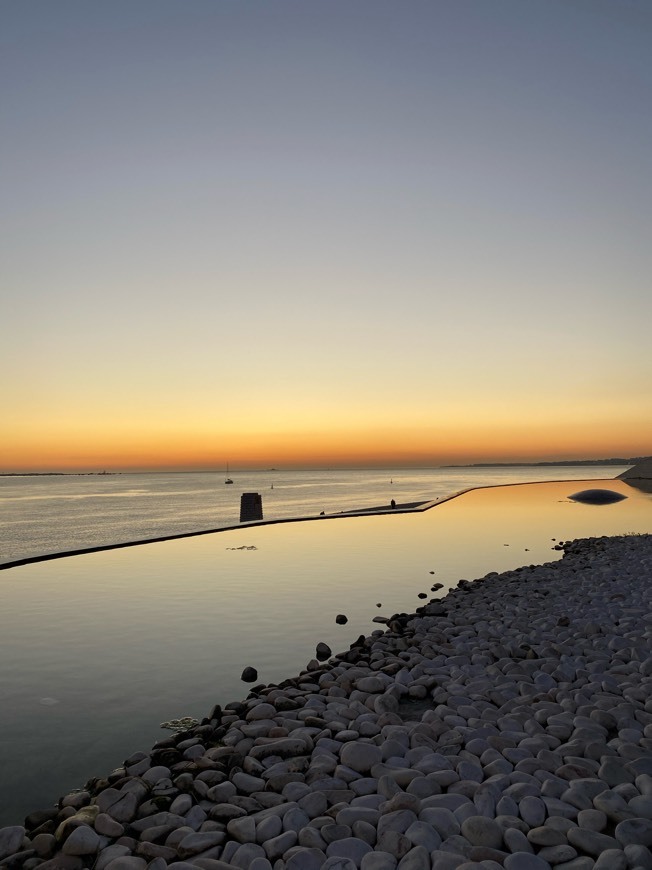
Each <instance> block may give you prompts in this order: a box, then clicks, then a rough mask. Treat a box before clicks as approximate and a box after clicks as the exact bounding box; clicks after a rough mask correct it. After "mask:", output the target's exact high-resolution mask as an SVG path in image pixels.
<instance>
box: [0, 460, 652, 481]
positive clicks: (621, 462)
mask: <svg viewBox="0 0 652 870" xmlns="http://www.w3.org/2000/svg"><path fill="white" fill-rule="evenodd" d="M649 460H652V456H632V457H630V458H629V459H622V458H615V459H614V458H612V459H559V460H557V461H556V462H472V463H470V464H468V465H424V466H420V467H422V468H543V467H546V468H550V467H555V466H569V465H638V463H639V462H647V461H649ZM387 468H397V469H398V468H399V466H393V465H388V466H387ZM257 470H260V469H254V468H252V469H250V471H257ZM264 470H265V471H279V470H280V469H277V468H268V469H264ZM314 470H316V469H314ZM342 470H343V471H356V470H360V469H353V468H351V469H348V468H347V469H342ZM362 470H365V469H362ZM370 470H373V469H370ZM126 473H127V474H130V473H134V474H138V473H145V474H147V473H150V472H126ZM154 473H156V474H165V473H166V472H164V471H163V472H161V471H157V472H154ZM171 473H174V474H186V473H188V474H197V473H199V474H212V473H218V472H216V471H215V469H207V470H206V471H202V472H197V471H189V472H183V471H176V472H171ZM112 474H125V472H123V471H0V477H91V476H93V475H97V476H99V477H104V476H107V477H108V476H109V475H112Z"/></svg>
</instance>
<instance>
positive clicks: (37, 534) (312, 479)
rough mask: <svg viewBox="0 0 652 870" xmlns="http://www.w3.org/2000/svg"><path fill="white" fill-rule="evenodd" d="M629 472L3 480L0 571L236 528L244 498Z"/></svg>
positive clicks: (314, 508)
mask: <svg viewBox="0 0 652 870" xmlns="http://www.w3.org/2000/svg"><path fill="white" fill-rule="evenodd" d="M624 470H625V467H623V468H619V467H615V466H603V467H598V466H582V467H579V468H571V467H552V468H550V467H532V466H522V467H507V468H424V469H394V470H392V469H383V470H380V471H378V470H376V471H373V470H372V471H369V470H365V471H250V472H238V471H234V472H233V473H232V475H231V476H232V478H233V485H225V484H224V475H223V474H221V473H220V474H217V473H211V472H202V473H199V472H197V473H177V474H173V473H160V474H153V473H150V474H107V475H103V474H100V475H97V474H95V475H63V476H59V475H56V476H25V477H14V476H11V477H2V476H0V563H3V562H10V561H13V560H15V559H22V558H25V557H30V556H41V555H44V554H46V553H57V552H62V551H68V550H77V549H84V548H88V547H97V546H107V545H109V544H116V543H120V542H124V541H135V540H141V539H144V538H158V537H164V536H166V535H177V534H182V533H188V532H196V531H201V530H204V529H217V528H224V527H227V526H235V525H238V522H239V519H240V496H241V494H242V493H243V492H259V493H260V494H261V496H262V501H263V512H264V517H265V519H268V520H273V519H281V518H285V517H303V516H310V515H313V516H314V515H317V514H319V513H320V512H321V511H325V512H326V513H337V512H339V511H347V510H353V509H356V508H365V507H376V506H378V505H383V504H385V505H389V503H390V501H391V499H394V501H396V502H397V503H398V504H401V503H404V502H415V501H435V500H436V499H437V498H443V497H446V496H450V495H453V494H454V493H456V492H460V491H461V490H464V489H469V488H471V487H476V486H493V485H495V484H503V483H521V482H525V481H536V480H560V479H569V478H572V477H575V478H578V479H579V478H582V479H591V478H601V477H615V476H616V475H618V474H620V473H621V471H624Z"/></svg>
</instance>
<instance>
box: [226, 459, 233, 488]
mask: <svg viewBox="0 0 652 870" xmlns="http://www.w3.org/2000/svg"><path fill="white" fill-rule="evenodd" d="M224 483H233V481H232V480H231V478H230V477H229V463H228V462H227V463H226V471H225V472H224Z"/></svg>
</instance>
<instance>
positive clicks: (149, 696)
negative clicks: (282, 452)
mask: <svg viewBox="0 0 652 870" xmlns="http://www.w3.org/2000/svg"><path fill="white" fill-rule="evenodd" d="M603 483H604V485H605V486H608V487H609V488H613V489H617V490H618V491H620V492H623V493H624V494H626V495H627V496H628V498H627V499H626V500H624V501H622V502H619V503H616V504H610V505H599V506H596V505H582V504H578V503H575V502H570V501H568V499H567V496H568V495H569V494H571V493H574V492H576V491H577V490H578V489H580V488H581V485H578V482H577V481H575V482H570V483H568V482H567V483H545V484H536V485H527V486H507V487H499V488H494V489H484V490H477V491H474V492H470V493H467V494H465V495H463V496H461V497H459V498H457V499H453V500H451V501H449V502H446V503H445V504H442V505H439V506H436V507H434V508H432V509H431V510H429V511H426V512H424V513H418V514H399V515H392V514H387V515H381V516H362V517H353V518H341V519H340V518H338V519H317V520H313V521H306V522H296V523H287V524H282V525H269V526H265V525H263V526H255V527H245V528H241V529H237V530H233V531H224V532H219V533H216V534H213V535H207V536H204V537H199V538H189V539H181V540H175V541H167V542H163V543H157V544H146V545H143V546H140V547H134V548H129V549H124V550H112V551H106V552H100V553H93V554H89V555H83V556H75V557H69V558H63V559H59V560H56V561H50V562H42V563H37V564H33V565H27V566H23V567H16V568H12V569H9V570H6V571H3V572H2V573H1V574H0V614H1V616H0V620H1V623H2V624H1V635H0V636H1V638H2V657H1V659H0V731H1V733H2V735H3V740H2V742H1V744H0V769H1V770H2V779H1V786H0V788H1V793H0V804H1V810H0V825H1V824H8V823H19V822H20V821H21V820H22V818H23V816H24V814H25V813H26V812H28V811H31V810H33V809H36V808H38V807H41V806H47V805H50V804H51V803H52V802H53V801H54V800H55V799H56V798H57V797H58V796H59V795H60V794H62V793H64V792H66V791H67V790H70V789H72V788H75V787H80V786H82V785H83V783H84V782H85V781H86V779H88V778H89V777H91V776H94V775H102V774H106V773H107V772H108V771H109V770H111V769H112V768H113V767H114V766H116V765H117V764H119V763H121V762H122V760H123V759H124V758H125V757H126V756H128V755H129V754H131V753H132V752H133V751H135V750H137V749H144V750H146V749H148V748H149V747H150V746H151V745H152V744H153V743H154V742H155V740H156V739H158V738H160V737H161V736H164V735H165V734H166V733H167V732H165V731H162V730H161V729H160V727H159V724H160V723H161V722H162V721H164V720H166V719H170V718H173V717H179V716H183V715H191V716H195V717H197V718H201V717H203V716H205V715H206V714H207V713H208V712H209V711H210V709H211V707H212V705H213V704H214V703H216V702H219V703H222V704H223V703H226V702H228V701H231V700H237V699H239V698H242V697H244V696H246V693H247V687H246V686H245V684H243V683H242V682H241V681H240V679H239V676H240V673H241V671H242V669H243V667H245V666H246V665H253V666H254V667H256V668H257V669H258V671H259V678H260V681H261V682H274V681H278V680H280V679H283V678H285V677H288V676H292V675H295V674H297V673H298V672H299V671H300V670H302V669H303V668H304V667H305V665H306V663H307V662H308V661H309V660H310V659H311V658H313V657H314V653H315V645H316V643H317V642H318V641H325V642H326V643H328V644H329V645H330V646H331V647H332V649H333V651H335V652H337V651H342V650H343V649H346V648H348V646H349V644H350V643H351V641H352V640H354V639H355V638H356V637H357V636H358V635H360V634H369V633H370V632H371V631H372V630H374V629H375V628H377V626H375V625H374V624H373V622H372V618H373V617H374V616H376V615H379V614H382V615H387V616H388V615H390V614H391V613H393V612H396V611H413V610H414V609H415V607H417V606H418V605H419V604H420V603H421V602H420V601H419V599H418V598H417V595H418V593H419V592H428V591H429V589H430V586H431V584H432V583H433V582H434V581H438V582H442V583H443V584H444V586H445V588H444V589H443V590H442V592H441V593H437V594H445V592H446V590H447V588H449V587H450V586H454V585H455V584H456V583H457V581H458V580H459V579H460V578H463V577H464V578H467V579H474V578H477V577H479V576H484V574H486V573H487V572H489V571H504V570H507V569H511V568H515V567H518V566H520V565H523V564H533V563H541V562H545V561H550V560H554V559H558V558H559V557H560V553H559V552H558V551H555V550H553V549H551V548H552V547H553V546H554V544H555V539H556V540H560V539H563V540H568V539H570V538H574V537H586V536H592V535H602V534H621V533H628V532H652V496H650V495H645V494H643V493H640V492H639V491H638V490H636V489H634V488H632V487H630V486H628V485H627V484H625V483H622V482H620V481H611V480H609V481H604V482H603ZM253 547H255V549H249V548H253ZM431 571H434V572H435V573H434V575H433V574H431V573H430V572H431ZM377 603H381V604H382V607H381V608H377V607H376V604H377ZM338 613H345V614H346V615H347V616H348V617H349V622H348V624H347V625H344V626H340V625H336V624H335V616H336V614H338Z"/></svg>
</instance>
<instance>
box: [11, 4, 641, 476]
mask: <svg viewBox="0 0 652 870" xmlns="http://www.w3.org/2000/svg"><path fill="white" fill-rule="evenodd" d="M0 76H1V78H2V82H3V87H2V100H1V106H0V124H1V130H0V136H1V138H0V141H1V142H2V146H1V150H2V156H3V159H2V179H1V182H2V194H1V197H0V212H1V220H2V223H1V232H0V248H1V250H0V259H1V262H2V274H1V282H2V297H1V299H2V301H1V303H0V304H1V309H2V310H1V315H2V316H1V322H0V336H1V348H0V366H1V376H0V408H1V411H0V413H1V415H2V425H1V427H0V428H1V431H0V471H15V470H26V471H34V470H37V471H46V470H77V469H79V470H101V469H104V468H106V469H110V468H119V469H140V468H142V469H144V468H166V467H169V468H177V469H182V468H213V467H216V468H220V467H223V466H224V464H225V463H226V461H227V460H228V461H229V462H230V465H231V467H232V468H233V467H235V468H243V467H268V466H275V467H279V468H282V467H290V466H294V467H301V466H310V465H316V466H337V465H354V466H363V465H380V464H388V465H397V464H404V465H438V464H445V463H450V462H477V461H487V460H503V461H508V460H518V459H523V460H539V459H555V458H563V459H570V458H591V457H594V458H598V457H605V456H631V455H647V454H650V453H652V348H651V342H650V326H651V324H652V287H651V284H652V281H651V275H652V109H651V107H652V4H651V3H650V2H649V0H528V2H524V0H391V2H388V0H329V2H318V0H265V2H261V0H255V2H254V0H103V2H92V3H89V2H87V0H0Z"/></svg>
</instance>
